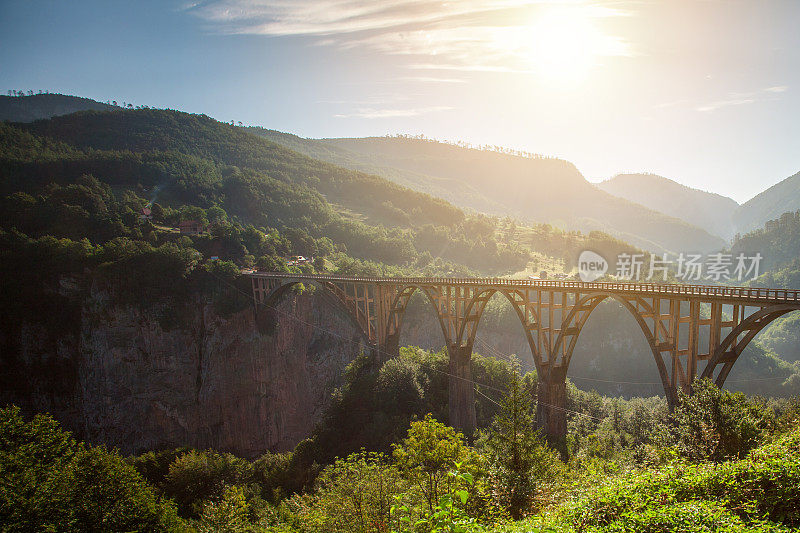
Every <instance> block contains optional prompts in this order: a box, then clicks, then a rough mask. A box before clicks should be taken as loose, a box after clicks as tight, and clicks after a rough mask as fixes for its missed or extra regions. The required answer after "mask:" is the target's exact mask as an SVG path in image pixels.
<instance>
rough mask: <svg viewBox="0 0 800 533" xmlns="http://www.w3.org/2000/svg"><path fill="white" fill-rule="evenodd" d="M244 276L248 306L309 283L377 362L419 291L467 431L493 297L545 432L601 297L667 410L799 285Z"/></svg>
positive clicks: (561, 414)
mask: <svg viewBox="0 0 800 533" xmlns="http://www.w3.org/2000/svg"><path fill="white" fill-rule="evenodd" d="M250 277H251V278H252V286H253V298H254V302H255V304H256V305H266V306H272V305H274V303H275V302H277V301H278V300H279V299H280V298H281V296H282V295H283V294H285V293H286V291H287V290H288V289H289V288H290V287H292V286H294V285H297V284H300V283H302V284H306V285H313V286H315V287H317V288H318V289H319V290H320V291H321V292H320V293H321V295H322V296H323V297H324V298H325V300H326V301H328V302H329V303H330V304H331V305H333V306H334V307H336V308H338V309H339V310H341V312H342V313H344V315H345V316H347V317H348V318H349V319H350V320H351V321H352V323H353V325H354V326H355V327H356V328H357V329H358V331H360V333H361V335H362V337H363V339H364V342H365V343H366V344H367V345H368V346H370V349H371V350H372V351H373V352H374V354H375V356H376V357H378V358H381V359H386V358H389V357H392V356H396V355H397V354H398V351H399V338H400V331H401V327H402V324H403V316H404V314H405V311H406V308H407V306H408V303H409V301H410V299H411V297H412V296H413V295H414V293H416V292H420V293H422V294H423V295H424V297H425V298H426V299H427V301H428V302H429V303H430V305H431V306H432V308H433V310H434V312H435V315H436V317H437V319H438V321H439V325H440V326H441V329H442V334H443V335H444V341H445V344H446V346H447V352H448V355H449V374H450V379H449V385H448V393H449V417H450V424H451V425H452V426H454V427H456V428H459V429H461V430H462V431H464V432H465V433H467V434H470V433H472V432H473V431H474V429H475V396H474V394H475V391H474V387H473V382H472V380H471V373H470V358H471V355H472V346H473V343H474V341H475V334H476V332H477V329H478V323H479V322H480V319H481V316H482V314H483V311H484V309H485V307H486V304H487V302H488V301H489V299H490V298H492V296H494V295H495V294H498V293H499V294H501V295H503V296H504V297H505V298H506V299H508V301H509V302H510V303H511V305H512V307H513V308H514V310H515V311H516V314H517V317H518V318H519V320H520V322H521V324H522V327H523V330H524V332H525V336H526V338H527V341H528V345H529V346H530V350H531V354H532V355H533V361H534V364H535V365H536V370H537V373H538V376H539V384H538V390H537V400H538V401H537V414H536V416H537V422H538V424H539V426H540V427H541V428H543V429H544V431H545V433H546V434H548V435H549V436H550V437H560V436H563V435H565V434H566V411H565V403H566V377H567V369H568V368H569V363H570V359H571V358H572V353H573V351H574V349H575V345H576V343H577V341H578V337H579V335H580V333H581V330H582V329H583V326H584V325H585V324H586V321H587V320H588V319H589V317H590V316H591V314H592V312H593V311H594V310H595V309H596V308H597V306H598V305H599V304H600V303H601V302H602V301H604V300H606V299H612V300H615V301H617V302H619V304H621V306H622V307H623V308H625V309H626V310H627V311H628V312H630V314H631V315H632V316H633V317H634V318H635V319H636V322H637V323H638V324H639V327H640V328H641V330H642V333H643V334H644V337H645V339H646V340H647V343H648V344H649V346H650V350H651V352H652V354H653V359H654V362H655V365H656V367H657V368H658V373H659V375H660V377H661V383H662V385H663V387H664V394H665V395H666V399H667V402H668V404H669V406H670V408H672V407H674V405H675V404H676V402H677V399H678V391H679V390H683V391H685V392H687V393H690V392H691V383H692V382H693V380H694V379H695V378H696V377H698V376H699V377H701V378H710V379H712V380H714V382H715V383H716V384H717V386H719V387H722V386H723V384H724V383H725V378H726V377H727V376H728V374H729V373H730V371H731V368H732V367H733V365H734V363H735V362H736V360H737V359H738V357H739V356H740V355H741V353H742V350H744V348H745V346H747V344H748V343H749V342H750V341H751V340H752V339H753V337H755V336H756V335H757V334H758V332H759V331H761V330H762V329H763V328H764V327H766V326H767V325H768V324H769V323H770V322H772V321H773V320H775V319H776V318H778V317H780V316H782V315H784V314H786V313H789V312H791V311H795V310H800V291H795V290H783V289H762V288H749V287H725V286H706V285H667V284H650V283H616V282H615V283H606V282H600V283H598V282H595V283H584V282H580V281H545V280H541V281H540V280H516V279H505V278H369V277H342V276H329V275H300V274H289V273H280V272H258V273H253V274H250ZM701 339H702V341H703V342H701ZM701 362H702V363H701Z"/></svg>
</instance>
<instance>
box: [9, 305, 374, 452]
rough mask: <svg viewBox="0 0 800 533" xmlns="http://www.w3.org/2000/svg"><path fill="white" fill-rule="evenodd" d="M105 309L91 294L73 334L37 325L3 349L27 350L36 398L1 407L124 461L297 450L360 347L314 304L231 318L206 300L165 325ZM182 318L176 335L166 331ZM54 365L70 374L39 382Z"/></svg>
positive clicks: (20, 366)
mask: <svg viewBox="0 0 800 533" xmlns="http://www.w3.org/2000/svg"><path fill="white" fill-rule="evenodd" d="M106 300H107V295H105V294H103V293H102V292H94V293H93V294H92V295H91V297H90V298H89V299H88V300H87V301H86V303H85V305H84V306H83V310H82V313H81V315H82V316H81V320H80V325H79V327H78V329H77V330H76V331H74V332H73V333H72V334H69V335H65V336H62V337H60V338H56V339H53V338H48V337H47V332H44V331H35V327H33V326H30V325H27V326H24V327H22V328H20V329H19V331H16V332H12V333H13V334H14V335H15V336H16V337H17V338H15V339H11V340H12V341H14V342H11V343H8V342H6V344H7V345H8V344H11V345H16V346H17V347H18V350H17V351H18V353H17V354H15V356H14V357H15V359H16V366H17V370H18V372H19V373H20V378H21V379H28V380H29V381H28V384H29V386H28V387H25V389H24V390H25V391H26V392H24V393H23V392H20V391H17V392H16V393H15V392H8V391H7V392H5V393H2V394H1V395H0V399H2V400H3V401H4V402H15V403H18V404H20V405H22V406H24V407H25V408H27V409H28V410H31V411H47V412H50V413H51V414H53V416H55V417H56V418H57V419H59V420H60V421H61V422H62V423H63V424H64V425H65V427H67V428H68V429H70V430H72V431H74V432H75V434H76V436H77V437H79V438H82V439H86V440H88V441H89V442H92V443H105V444H106V445H108V446H110V447H118V448H119V449H120V450H121V451H123V452H124V453H136V452H140V451H143V450H149V449H157V448H164V447H175V446H192V447H196V448H209V447H211V448H215V449H218V450H225V451H231V452H234V453H236V454H238V455H243V456H248V457H252V456H255V455H258V454H259V453H262V452H263V451H265V450H288V449H291V448H293V447H294V445H295V444H297V442H299V441H300V440H302V439H303V438H305V437H307V436H308V435H309V434H310V432H311V430H312V429H313V426H314V424H315V423H316V422H317V420H318V419H319V416H320V414H321V412H322V410H323V409H324V407H325V405H326V403H327V401H328V398H329V397H330V394H331V392H332V391H333V390H334V388H335V387H337V386H339V385H341V382H342V378H343V374H344V369H345V367H346V365H347V364H348V363H349V362H350V361H351V360H352V359H353V358H354V357H355V356H356V355H357V354H358V353H359V350H360V346H361V343H360V337H359V336H358V334H357V332H355V331H354V330H353V328H352V326H351V325H350V324H349V323H348V322H347V320H345V319H343V318H342V317H340V316H338V315H337V314H336V313H335V312H332V311H331V310H330V309H329V308H328V307H326V306H325V305H324V304H322V305H320V304H319V302H317V301H316V298H315V297H314V296H308V295H296V296H295V295H293V296H291V297H288V298H286V299H285V300H284V301H283V302H281V303H280V304H279V305H278V307H277V310H259V311H258V313H257V314H256V313H255V312H254V310H253V309H252V308H248V309H246V310H243V311H240V312H237V313H234V314H232V315H230V316H227V317H222V316H220V315H219V314H217V313H216V312H215V309H214V306H212V305H210V304H208V303H203V302H201V301H199V300H198V301H196V302H184V303H181V304H180V305H179V308H170V307H169V306H165V307H164V308H163V309H161V310H160V311H161V312H160V313H154V312H153V310H148V311H147V312H142V311H139V310H137V309H135V308H133V307H123V306H118V305H112V304H109V303H108V302H107V301H106ZM173 314H174V315H175V316H180V317H181V320H180V324H179V325H178V326H177V327H167V328H165V327H163V326H162V325H161V323H160V322H159V320H158V319H157V318H158V316H159V315H161V316H162V317H163V316H165V315H166V316H170V315H173ZM162 322H163V321H162ZM312 324H313V325H314V326H312ZM323 329H325V330H328V331H332V332H336V333H335V335H331V334H328V333H326V332H325V331H323ZM7 335H8V333H7ZM41 339H46V340H45V341H41ZM8 340H9V339H6V341H8ZM54 350H55V353H54ZM6 355H8V354H6ZM6 355H4V357H6ZM53 358H55V359H57V360H60V361H65V362H70V363H71V364H66V363H65V364H64V365H63V368H61V369H56V370H54V371H51V372H49V373H46V374H45V375H42V373H41V368H42V365H44V364H45V363H46V362H47V361H46V360H52V359H53ZM26 369H27V370H26ZM25 374H27V375H25Z"/></svg>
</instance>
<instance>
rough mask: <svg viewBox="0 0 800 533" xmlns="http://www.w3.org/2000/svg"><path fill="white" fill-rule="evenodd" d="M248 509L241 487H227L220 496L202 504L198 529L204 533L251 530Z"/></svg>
mask: <svg viewBox="0 0 800 533" xmlns="http://www.w3.org/2000/svg"><path fill="white" fill-rule="evenodd" d="M249 510H250V509H249V505H248V503H247V499H246V498H245V495H244V491H243V490H242V488H241V487H237V486H233V487H228V488H226V489H225V492H224V493H223V494H222V496H221V497H220V498H218V499H215V500H211V501H208V502H207V503H206V504H205V505H204V506H203V510H202V513H201V516H200V524H199V527H198V530H199V531H201V532H204V533H205V532H208V533H212V532H217V531H225V532H230V533H235V532H244V531H253V528H252V527H251V524H250V519H249V518H250V517H249Z"/></svg>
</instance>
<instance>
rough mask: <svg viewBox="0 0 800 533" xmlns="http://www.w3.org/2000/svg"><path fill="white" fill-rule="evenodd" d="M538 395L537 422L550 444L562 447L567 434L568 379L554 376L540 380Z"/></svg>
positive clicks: (558, 447)
mask: <svg viewBox="0 0 800 533" xmlns="http://www.w3.org/2000/svg"><path fill="white" fill-rule="evenodd" d="M536 396H537V402H536V423H537V425H538V426H539V428H540V429H541V430H542V431H543V432H544V434H545V436H546V437H547V440H548V441H549V442H550V444H551V445H553V446H554V447H556V448H557V449H561V448H562V447H563V446H564V445H565V444H566V440H565V438H566V436H567V411H566V407H567V383H566V380H565V379H558V378H556V377H555V376H552V377H551V379H549V380H546V381H545V380H541V381H539V384H538V388H537V391H536ZM561 451H562V453H563V452H564V451H565V450H561Z"/></svg>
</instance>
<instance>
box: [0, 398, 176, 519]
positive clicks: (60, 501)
mask: <svg viewBox="0 0 800 533" xmlns="http://www.w3.org/2000/svg"><path fill="white" fill-rule="evenodd" d="M0 480H2V482H0V523H2V524H3V531H9V532H11V531H180V530H183V529H184V524H183V523H182V522H181V521H180V519H179V518H178V516H177V514H176V512H175V508H174V505H172V504H171V502H168V501H164V500H162V499H160V498H159V497H158V496H156V494H155V493H154V491H153V490H152V488H151V487H149V486H148V485H147V483H146V482H145V481H144V480H143V479H142V478H141V476H140V475H139V474H138V473H137V472H136V470H135V469H134V468H133V467H132V466H130V465H128V464H127V463H126V462H125V461H124V460H123V459H122V458H121V457H120V456H119V455H117V454H116V453H114V452H109V451H107V450H105V449H104V448H102V447H98V448H95V447H87V446H84V445H82V444H79V443H77V442H75V440H73V439H72V437H71V436H70V435H69V434H68V433H65V432H64V431H62V430H61V428H60V427H59V425H58V423H57V422H55V421H54V420H53V419H52V418H50V417H48V416H44V415H36V416H35V417H34V418H33V419H32V420H31V421H26V420H25V419H24V418H23V416H22V414H21V413H20V410H19V409H18V408H16V407H7V408H3V409H1V410H0Z"/></svg>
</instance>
